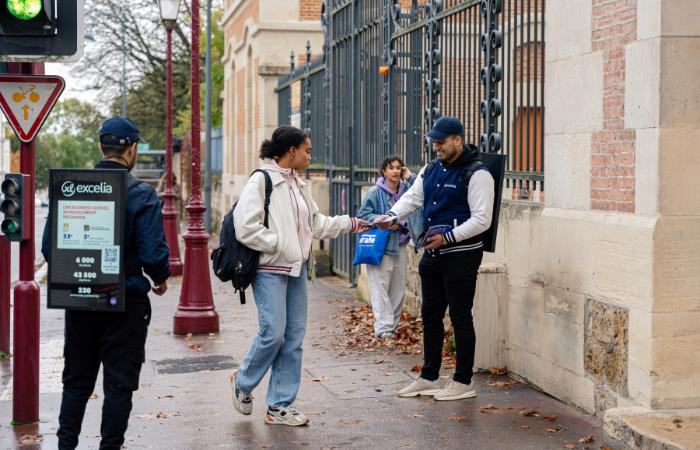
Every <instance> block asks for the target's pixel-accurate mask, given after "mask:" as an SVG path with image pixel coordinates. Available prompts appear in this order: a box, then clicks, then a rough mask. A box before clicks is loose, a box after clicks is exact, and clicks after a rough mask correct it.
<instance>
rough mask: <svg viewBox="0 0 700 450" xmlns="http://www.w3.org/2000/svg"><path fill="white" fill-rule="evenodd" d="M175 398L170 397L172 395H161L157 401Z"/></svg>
mask: <svg viewBox="0 0 700 450" xmlns="http://www.w3.org/2000/svg"><path fill="white" fill-rule="evenodd" d="M173 397H175V396H174V395H170V394H168V395H159V396H157V397H156V399H157V400H163V399H165V398H173Z"/></svg>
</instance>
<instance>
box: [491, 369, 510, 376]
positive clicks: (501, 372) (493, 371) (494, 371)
mask: <svg viewBox="0 0 700 450" xmlns="http://www.w3.org/2000/svg"><path fill="white" fill-rule="evenodd" d="M489 372H491V375H505V374H506V373H508V371H507V370H506V368H505V367H503V368H500V367H491V368H490V369H489Z"/></svg>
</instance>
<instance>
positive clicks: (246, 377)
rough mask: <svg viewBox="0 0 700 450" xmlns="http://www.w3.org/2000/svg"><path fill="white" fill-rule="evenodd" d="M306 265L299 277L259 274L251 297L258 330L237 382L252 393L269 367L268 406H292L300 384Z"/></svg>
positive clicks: (304, 328)
mask: <svg viewBox="0 0 700 450" xmlns="http://www.w3.org/2000/svg"><path fill="white" fill-rule="evenodd" d="M306 270H307V269H306V265H304V266H303V269H302V271H301V273H300V274H299V276H298V277H291V276H288V275H279V274H276V273H264V272H263V273H258V274H257V275H255V280H253V296H254V297H255V304H256V305H257V307H258V321H259V323H260V330H259V331H258V334H257V335H256V336H255V338H253V343H252V345H251V346H250V350H248V353H247V354H246V355H245V358H243V363H242V364H241V369H240V370H239V371H238V375H237V376H236V381H237V384H238V388H239V389H240V390H241V391H243V392H245V393H251V392H253V389H255V388H256V387H257V386H258V384H260V382H261V381H262V379H263V377H264V376H265V374H266V373H267V371H268V370H269V369H270V368H272V374H271V376H270V385H269V387H268V389H267V404H268V405H269V406H281V405H282V406H289V405H291V404H292V403H294V400H295V399H296V396H297V392H298V391H299V385H300V384H301V357H302V348H301V344H302V342H303V341H304V333H306V312H307V297H306V284H307V282H308V281H307V277H306Z"/></svg>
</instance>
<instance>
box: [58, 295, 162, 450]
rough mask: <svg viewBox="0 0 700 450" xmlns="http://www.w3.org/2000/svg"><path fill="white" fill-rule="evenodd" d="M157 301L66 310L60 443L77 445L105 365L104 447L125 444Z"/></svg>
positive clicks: (67, 446)
mask: <svg viewBox="0 0 700 450" xmlns="http://www.w3.org/2000/svg"><path fill="white" fill-rule="evenodd" d="M150 320H151V305H150V303H148V302H147V301H146V302H145V303H127V305H126V311H125V312H123V313H108V312H87V311H66V329H65V345H64V350H63V354H64V358H65V366H64V369H63V398H62V401H61V412H60V414H59V417H58V422H59V429H58V433H57V435H58V448H59V449H60V450H64V449H71V450H72V449H74V448H76V447H77V446H78V436H79V435H80V429H81V427H82V423H83V416H84V415H85V406H86V404H87V402H88V400H89V398H90V396H91V395H92V393H93V390H94V389H95V381H96V380H97V373H98V371H99V369H100V364H102V367H103V375H104V379H103V385H104V403H103V405H102V425H101V429H100V431H101V436H102V440H101V442H100V449H120V448H121V446H122V444H123V443H124V433H125V432H126V428H127V425H128V422H129V414H130V413H131V397H132V393H133V391H135V390H137V389H138V387H139V375H140V373H141V366H142V365H143V363H144V361H145V346H146V334H147V332H148V324H149V322H150Z"/></svg>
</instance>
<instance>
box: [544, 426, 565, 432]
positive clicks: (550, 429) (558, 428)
mask: <svg viewBox="0 0 700 450" xmlns="http://www.w3.org/2000/svg"><path fill="white" fill-rule="evenodd" d="M544 431H546V432H547V433H558V432H560V431H561V427H560V426H559V425H557V426H556V427H554V428H545V429H544Z"/></svg>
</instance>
